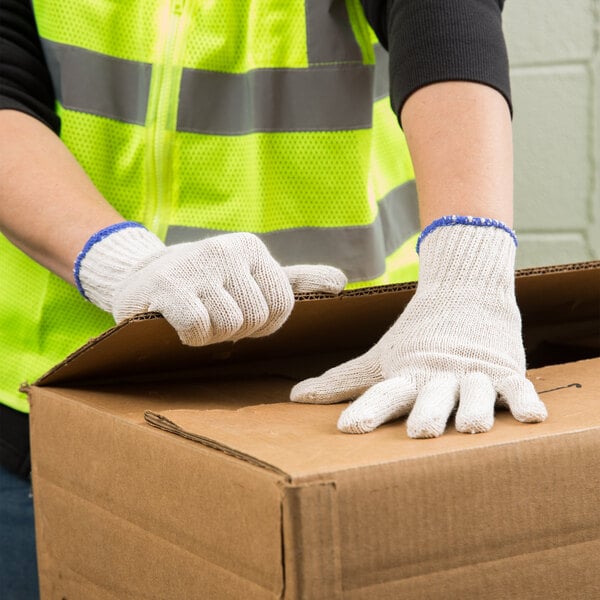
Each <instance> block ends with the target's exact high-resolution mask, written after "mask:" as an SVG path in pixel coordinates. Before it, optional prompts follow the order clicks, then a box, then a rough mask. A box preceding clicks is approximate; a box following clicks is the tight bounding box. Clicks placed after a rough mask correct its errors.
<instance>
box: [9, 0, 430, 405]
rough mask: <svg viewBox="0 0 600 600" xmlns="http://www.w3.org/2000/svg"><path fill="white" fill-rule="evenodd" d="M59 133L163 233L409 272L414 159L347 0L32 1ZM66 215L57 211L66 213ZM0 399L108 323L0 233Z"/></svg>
mask: <svg viewBox="0 0 600 600" xmlns="http://www.w3.org/2000/svg"><path fill="white" fill-rule="evenodd" d="M33 6H34V12H35V16H36V21H37V25H38V31H39V33H40V37H41V40H42V47H43V49H44V53H45V56H46V60H47V63H48V67H49V69H50V73H51V76H52V80H53V84H54V88H55V92H56V97H57V111H58V114H59V115H60V117H61V122H62V127H61V138H62V139H63V141H64V142H65V144H66V145H67V146H68V147H69V149H70V150H71V152H72V153H73V154H74V155H75V157H76V158H77V160H78V161H79V162H80V164H81V165H82V166H83V168H84V169H85V171H86V172H87V173H88V174H89V176H90V177H91V179H92V180H93V182H94V183H95V185H96V186H97V187H98V189H99V190H100V191H101V193H102V194H103V195H104V197H105V198H107V200H109V202H110V203H111V204H112V205H113V206H114V207H115V208H116V209H117V210H118V211H119V212H120V213H121V214H122V215H123V216H124V217H125V218H126V219H128V220H133V221H139V222H141V223H144V224H145V225H146V226H147V227H148V228H149V229H151V230H152V231H154V232H155V233H156V234H158V235H159V236H160V237H161V238H163V239H164V240H165V241H166V243H168V244H171V243H178V242H184V241H192V240H198V239H202V238H206V237H210V236H214V235H218V234H220V233H225V232H230V231H250V232H253V233H256V234H257V235H258V236H259V237H261V238H262V239H263V241H264V242H265V243H266V244H267V246H268V247H269V249H270V250H271V252H272V254H273V255H274V256H275V258H276V259H277V260H279V261H280V262H281V263H282V264H294V263H325V264H332V265H336V266H338V267H340V268H341V269H343V270H344V271H345V272H346V274H347V275H348V278H349V281H350V287H357V286H361V285H367V284H369V285H374V284H383V283H392V282H399V281H407V280H412V279H416V273H417V271H416V254H415V253H414V250H413V243H412V241H411V242H408V243H407V240H409V239H411V238H412V237H414V234H415V233H416V232H417V231H418V228H419V226H418V210H417V201H416V191H415V186H414V174H413V169H412V165H411V161H410V157H409V153H408V149H407V147H406V143H405V140H404V136H403V134H402V131H401V130H400V127H399V125H398V122H397V118H396V116H395V115H394V114H393V113H392V110H391V108H390V105H389V98H388V80H387V55H386V53H385V51H384V50H383V49H382V48H381V47H380V46H379V45H378V44H377V43H376V40H375V37H374V35H373V33H372V31H371V29H370V28H369V27H368V24H367V22H366V20H365V18H364V15H363V13H362V8H361V6H360V2H359V1H358V0H347V1H345V2H344V1H343V0H305V1H303V2H300V1H292V2H284V1H282V0H236V1H235V2H228V1H225V0H221V1H218V0H215V1H212V2H203V1H201V0H147V1H145V2H141V1H139V0H121V1H119V2H114V1H109V0H73V1H72V2H60V1H58V0H34V1H33ZM68 218H69V215H65V219H68ZM0 252H1V255H2V264H3V266H2V271H3V272H2V284H1V285H0V319H1V321H2V323H1V324H0V325H1V326H0V336H1V337H0V352H1V353H2V355H3V356H5V357H7V360H8V366H7V364H6V361H5V362H4V364H3V366H2V368H1V369H0V401H1V402H3V403H5V404H8V405H9V406H12V407H14V408H16V409H18V410H22V411H26V410H27V403H26V400H25V399H24V397H22V396H19V395H18V394H17V393H16V390H17V388H18V386H19V384H20V383H21V382H22V381H24V380H31V379H32V378H35V377H37V376H38V375H40V374H41V373H43V372H44V371H45V370H46V369H48V368H49V367H51V366H52V365H53V364H54V363H56V362H58V361H59V360H61V359H62V358H64V357H65V356H66V355H67V354H68V353H69V352H71V351H73V350H74V349H76V348H77V347H78V346H79V345H81V344H82V343H84V342H85V341H87V339H89V338H90V337H92V336H95V335H97V334H98V333H100V332H101V331H103V330H104V329H106V328H108V327H110V326H111V325H112V324H113V322H112V319H111V317H110V316H109V315H107V314H105V313H103V312H102V311H100V310H99V309H96V308H95V307H93V306H91V305H90V304H88V303H86V302H85V301H84V300H83V299H82V298H80V297H79V295H78V293H77V291H76V290H75V289H74V288H72V287H71V286H69V285H67V284H66V283H64V282H63V281H62V280H60V279H59V278H57V277H56V276H54V275H52V274H50V273H48V272H47V271H46V270H44V269H43V268H42V267H40V266H39V265H37V264H35V263H34V262H33V261H31V260H30V259H29V258H27V257H25V256H24V255H23V254H22V253H20V252H19V251H18V250H16V249H15V248H14V247H12V246H10V244H9V243H8V241H7V240H5V239H4V238H1V239H0Z"/></svg>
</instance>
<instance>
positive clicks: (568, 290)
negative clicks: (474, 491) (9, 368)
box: [35, 261, 600, 386]
mask: <svg viewBox="0 0 600 600" xmlns="http://www.w3.org/2000/svg"><path fill="white" fill-rule="evenodd" d="M599 277H600V261H596V262H589V263H578V264H571V265H559V266H555V267H544V268H539V269H527V270H522V271H519V272H518V274H517V280H516V290H517V299H518V302H519V305H520V307H521V312H522V316H523V324H524V336H525V341H526V347H527V349H528V358H529V362H530V364H542V363H541V360H538V359H536V358H535V357H536V349H538V348H543V346H544V344H548V343H557V341H558V342H561V343H562V342H566V343H569V339H573V338H574V337H577V338H578V339H581V337H582V335H584V334H585V335H587V336H588V338H589V336H590V335H591V333H590V332H591V331H592V324H593V323H595V322H597V321H598V319H599V318H600V300H599V298H600V286H599V285H598V281H599ZM415 288H416V284H414V283H409V284H402V285H392V286H382V287H376V288H366V289H361V290H353V291H347V292H344V293H343V294H342V295H341V296H338V297H334V298H332V297H327V296H319V295H306V296H303V297H302V298H300V299H299V301H298V302H297V303H296V306H295V308H294V311H293V313H292V315H291V316H290V318H289V319H288V321H287V322H286V323H285V325H284V326H283V327H282V328H281V329H280V330H279V331H277V332H276V333H275V334H273V335H271V336H268V337H266V338H257V339H245V340H241V341H239V342H236V343H235V344H234V343H224V344H214V345H211V346H205V347H201V348H192V347H189V346H184V345H182V344H181V343H180V342H179V339H178V337H177V335H176V334H175V332H174V330H173V329H172V328H171V327H170V326H169V325H168V323H167V322H166V321H165V320H164V319H163V318H162V317H161V316H160V315H158V314H156V313H149V314H144V315H140V316H137V317H133V318H132V319H129V320H128V321H125V322H123V323H122V324H120V325H118V326H116V327H114V328H112V329H110V330H108V331H107V332H105V333H104V334H102V335H101V336H99V337H98V338H95V339H93V340H91V341H90V342H89V343H88V344H87V345H85V346H83V347H82V348H80V349H79V350H77V351H76V352H74V353H73V354H72V355H70V356H69V357H68V358H66V359H65V360H64V361H63V362H62V363H60V364H59V365H57V366H55V367H54V368H53V369H52V370H50V371H49V372H48V373H46V374H45V375H43V376H42V377H41V378H40V379H39V380H38V381H37V382H36V383H35V385H38V386H57V385H61V386H64V385H73V384H75V383H79V382H86V383H91V382H101V383H109V382H115V381H123V380H126V379H129V380H134V379H135V378H140V377H142V378H153V377H163V378H164V377H167V376H170V375H172V374H173V373H178V374H179V375H180V376H182V375H183V373H184V372H190V373H192V374H193V376H194V377H199V376H201V375H202V374H203V371H202V369H204V372H205V373H208V374H215V369H216V368H218V367H219V366H220V365H228V366H229V365H232V364H238V365H239V364H247V365H252V369H253V370H254V372H255V373H259V372H265V373H268V372H269V370H270V369H276V368H277V364H278V362H282V361H283V362H284V361H285V359H286V358H287V357H293V356H299V355H302V356H312V357H313V358H314V357H316V356H318V355H326V354H331V355H332V356H335V357H336V358H335V359H334V360H332V361H331V364H335V363H336V362H339V360H341V359H343V358H345V357H350V356H353V355H356V354H357V353H358V352H361V351H363V350H365V349H367V348H368V347H370V346H371V345H372V344H374V343H375V342H376V341H377V340H378V339H379V337H380V336H381V335H382V334H383V333H384V332H385V331H386V330H387V328H388V327H390V325H391V324H392V323H393V322H394V320H395V319H396V318H397V316H398V315H399V314H400V312H401V311H402V310H403V308H404V307H405V306H406V304H407V303H408V301H409V300H410V298H411V297H412V295H413V293H414V290H415ZM366 315H368V317H367V316H366ZM350 324H351V327H349V325H350ZM586 332H587V333H586ZM597 337H598V336H595V338H597ZM549 340H550V342H549ZM591 355H593V354H590V356H591ZM261 361H268V363H262V364H261ZM325 366H327V365H325ZM322 367H323V365H322V364H320V365H319V366H318V367H315V368H314V369H313V372H315V373H316V372H318V371H319V370H321V368H322Z"/></svg>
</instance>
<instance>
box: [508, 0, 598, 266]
mask: <svg viewBox="0 0 600 600" xmlns="http://www.w3.org/2000/svg"><path fill="white" fill-rule="evenodd" d="M504 32H505V35H506V40H507V44H508V53H509V58H510V62H511V77H512V91H513V104H514V121H513V123H514V140H515V228H516V230H517V234H518V236H519V242H520V244H519V251H518V253H517V266H518V267H529V266H537V265H543V264H559V263H566V262H576V261H583V260H590V259H597V258H600V0H569V1H567V2H565V0H507V2H506V4H505V7H504Z"/></svg>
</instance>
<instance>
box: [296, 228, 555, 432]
mask: <svg viewBox="0 0 600 600" xmlns="http://www.w3.org/2000/svg"><path fill="white" fill-rule="evenodd" d="M419 245H420V267H419V269H420V274H419V283H418V286H417V291H416V292H415V295H414V297H413V298H412V299H411V301H410V302H409V304H408V306H407V307H406V309H405V310H404V312H403V313H402V315H401V316H400V317H399V318H398V320H397V321H396V323H395V324H394V325H393V326H392V328H391V329H390V330H389V331H388V332H387V333H386V334H384V335H383V337H382V338H381V339H380V340H379V342H378V343H377V344H376V345H375V346H374V347H373V348H371V349H370V350H369V351H368V352H367V353H366V354H363V355H362V356H360V357H358V358H355V359H353V360H350V361H348V362H346V363H344V364H342V365H340V366H338V367H335V368H333V369H330V370H329V371H327V372H325V373H324V374H323V375H321V376H320V377H316V378H312V379H307V380H305V381H302V382H300V383H298V384H297V385H296V386H294V388H293V389H292V392H291V399H292V400H293V401H295V402H308V403H314V404H331V403H334V402H340V401H343V400H350V399H354V398H357V397H358V399H357V400H355V401H354V402H353V403H352V404H350V406H349V407H348V408H346V409H345V410H344V411H343V412H342V414H341V416H340V418H339V421H338V428H339V429H340V430H341V431H344V432H346V433H366V432H368V431H372V430H373V429H375V428H376V427H378V426H379V425H381V424H382V423H385V422H386V421H390V420H392V419H397V418H398V417H401V416H404V415H407V414H409V413H410V414H409V417H408V421H407V430H408V435H409V436H410V437H412V438H426V437H437V436H439V435H441V434H442V433H443V432H444V429H445V427H446V422H447V420H448V418H449V416H450V414H451V412H452V410H453V409H454V407H455V406H456V405H457V403H458V410H457V413H456V418H455V424H456V428H457V429H458V431H461V432H465V433H477V432H483V431H488V430H489V429H490V428H491V427H492V425H493V422H494V406H495V403H496V401H497V400H498V401H499V402H500V403H504V404H505V405H508V407H509V408H510V410H511V412H512V414H513V416H514V417H515V418H516V419H518V420H519V421H523V422H538V421H543V420H544V419H545V418H546V416H547V413H546V408H545V406H544V404H543V403H542V402H541V400H540V399H539V398H538V396H537V394H536V392H535V390H534V388H533V386H532V384H531V383H530V382H529V381H528V380H527V379H526V378H525V353H524V350H523V342H522V339H521V318H520V313H519V309H518V307H517V303H516V300H515V295H514V259H515V246H516V238H515V236H514V233H513V232H512V230H510V229H509V228H508V227H506V225H503V224H502V223H500V222H498V221H493V220H490V219H478V218H472V217H444V218H442V219H439V220H438V221H434V223H432V225H430V226H429V227H428V228H426V229H425V230H424V231H423V233H422V234H421V237H420V239H419ZM418 249H419V246H418Z"/></svg>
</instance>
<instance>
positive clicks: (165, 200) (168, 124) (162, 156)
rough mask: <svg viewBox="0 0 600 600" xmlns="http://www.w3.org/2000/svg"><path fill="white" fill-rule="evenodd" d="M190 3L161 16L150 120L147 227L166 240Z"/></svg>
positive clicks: (180, 1)
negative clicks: (182, 64)
mask: <svg viewBox="0 0 600 600" xmlns="http://www.w3.org/2000/svg"><path fill="white" fill-rule="evenodd" d="M185 2H186V0H170V1H169V2H166V3H165V5H164V8H163V9H162V10H161V13H160V17H159V23H158V28H159V32H160V33H159V36H158V43H157V53H156V59H155V61H154V63H153V65H152V79H151V82H150V95H149V101H148V113H147V117H146V173H147V177H146V198H145V199H144V200H145V202H146V210H145V218H144V224H145V225H146V226H147V227H148V228H149V229H150V230H151V231H153V232H154V233H156V235H158V237H160V238H161V239H163V240H164V239H165V237H166V234H167V228H168V224H169V217H170V215H171V212H172V210H173V208H174V204H175V200H176V198H177V194H178V190H177V189H176V186H177V185H178V176H177V175H178V173H177V156H176V150H177V149H176V146H175V130H176V125H177V106H178V100H179V85H180V82H181V73H182V67H181V64H180V58H181V51H182V48H183V37H184V36H183V29H184V23H182V21H183V17H184V9H185Z"/></svg>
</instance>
